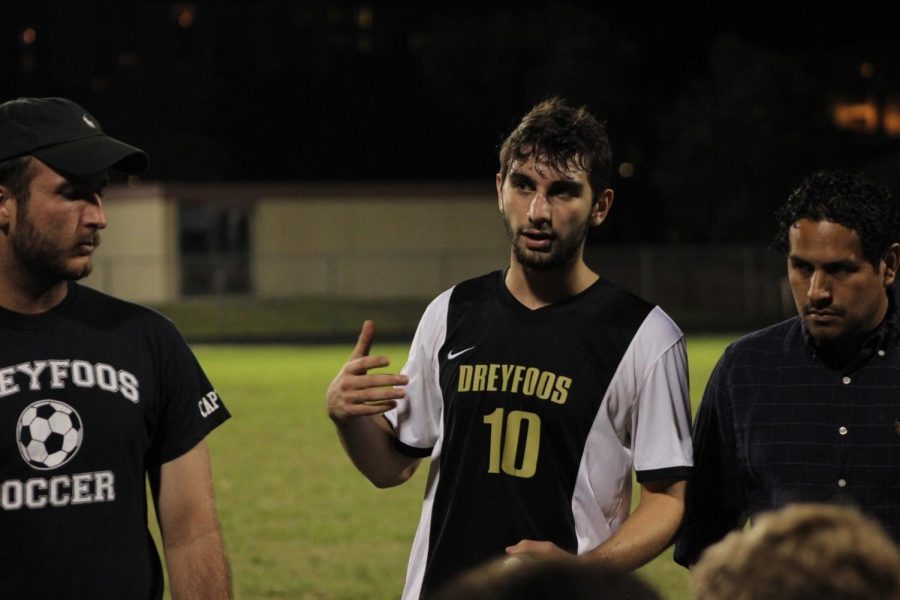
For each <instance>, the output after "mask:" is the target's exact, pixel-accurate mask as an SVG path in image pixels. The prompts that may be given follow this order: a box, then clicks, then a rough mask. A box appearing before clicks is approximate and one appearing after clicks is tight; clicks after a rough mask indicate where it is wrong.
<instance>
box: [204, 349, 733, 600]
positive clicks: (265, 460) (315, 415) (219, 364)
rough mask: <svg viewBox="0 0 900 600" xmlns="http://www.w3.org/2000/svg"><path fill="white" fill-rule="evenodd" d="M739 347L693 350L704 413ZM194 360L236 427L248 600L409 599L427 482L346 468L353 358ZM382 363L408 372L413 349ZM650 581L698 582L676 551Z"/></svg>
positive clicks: (229, 478)
mask: <svg viewBox="0 0 900 600" xmlns="http://www.w3.org/2000/svg"><path fill="white" fill-rule="evenodd" d="M731 339H733V336H732V337H692V338H689V340H688V346H689V347H688V350H689V355H690V365H691V372H690V376H691V384H692V394H691V395H692V399H693V401H694V405H695V406H696V403H697V401H698V400H699V396H700V394H701V393H702V390H703V386H704V385H705V383H706V380H707V378H708V377H709V373H710V370H711V369H712V367H713V365H714V364H715V361H716V360H717V359H718V357H719V355H720V354H721V351H722V349H723V348H724V346H725V344H726V343H727V342H728V341H730V340H731ZM195 350H196V352H197V355H198V357H199V359H200V362H201V363H202V364H203V366H204V368H205V369H206V371H207V373H208V374H209V376H210V378H211V379H212V381H213V382H214V384H215V386H216V388H217V390H218V391H219V394H220V395H221V396H222V398H223V399H224V401H225V403H226V404H227V406H228V408H229V409H230V410H231V413H232V415H233V416H234V418H233V419H232V420H231V421H229V422H227V423H226V424H225V425H223V426H222V427H221V428H220V429H219V430H218V431H216V432H214V434H213V435H211V436H210V448H211V451H212V455H213V467H214V471H215V479H216V493H217V501H218V507H219V514H220V517H221V520H222V527H223V530H224V533H225V538H226V542H227V545H228V551H229V554H230V557H231V564H232V570H233V573H234V581H235V589H236V593H237V597H238V598H241V599H255V598H397V597H399V594H400V591H401V589H402V586H403V577H404V572H405V569H406V560H407V555H408V552H409V548H410V544H411V542H412V537H413V534H414V532H415V527H416V523H417V522H418V517H419V509H420V503H421V499H422V494H423V490H424V485H425V482H424V475H425V471H426V470H425V469H423V468H420V469H419V472H418V473H417V474H416V476H415V478H414V480H413V481H411V482H408V483H407V484H405V485H402V486H400V487H398V488H394V489H390V490H378V489H375V488H374V487H373V486H372V485H370V484H369V483H368V482H367V481H366V480H365V479H364V478H363V477H362V476H361V475H359V474H358V473H357V472H356V471H355V469H354V468H353V466H352V465H351V464H350V461H349V460H348V459H347V458H346V457H345V456H344V453H343V450H342V449H341V447H340V444H339V442H338V441H337V438H336V436H335V435H334V432H333V427H332V425H331V422H330V421H329V420H328V418H327V417H326V415H325V409H324V392H325V389H326V387H327V386H328V383H329V382H330V380H331V378H332V377H333V376H334V373H335V372H336V370H337V369H338V367H339V366H340V365H341V364H342V363H343V362H344V360H345V359H346V357H347V355H348V354H349V351H350V347H349V346H341V347H334V346H328V347H296V346H240V347H239V346H199V347H197V348H195ZM374 352H377V353H380V354H386V355H388V356H390V357H391V358H392V360H393V361H394V366H395V367H397V368H399V367H400V366H401V365H402V363H403V361H404V359H405V356H406V347H405V346H401V345H382V346H379V345H376V347H375V348H374ZM640 574H641V576H643V577H645V578H646V579H648V580H649V581H650V582H651V583H653V584H654V585H655V586H657V588H658V589H659V590H660V591H661V592H662V593H663V594H664V596H665V597H666V598H670V599H673V600H677V599H682V598H688V597H689V594H688V591H687V590H688V582H687V572H686V571H685V570H684V569H682V568H681V567H678V566H677V565H675V564H674V563H673V562H672V561H671V550H670V551H668V552H666V553H665V554H664V555H663V556H661V557H660V558H659V559H657V560H656V561H654V562H653V563H651V564H650V565H648V566H647V567H645V568H643V569H641V571H640Z"/></svg>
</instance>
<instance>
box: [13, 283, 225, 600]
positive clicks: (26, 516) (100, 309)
mask: <svg viewBox="0 0 900 600" xmlns="http://www.w3.org/2000/svg"><path fill="white" fill-rule="evenodd" d="M0 336H2V342H0V531H2V536H3V537H2V544H0V564H2V565H3V569H2V572H0V598H24V597H30V598H135V599H137V598H161V597H162V588H163V582H162V569H161V566H160V561H159V556H158V555H157V552H156V548H155V546H154V544H153V541H152V539H151V537H150V534H149V532H148V530H147V494H146V474H147V473H148V472H154V471H158V469H159V467H160V465H162V464H163V463H166V462H168V461H170V460H173V459H175V458H178V457H179V456H181V455H182V454H184V453H185V452H187V451H188V450H190V449H191V448H193V447H194V446H195V445H196V444H197V443H199V442H200V441H201V440H202V439H203V438H204V437H205V436H206V435H207V434H208V433H209V432H210V431H211V430H212V429H214V428H215V427H217V426H218V425H220V424H221V423H222V422H223V421H225V420H226V419H228V418H229V416H230V415H229V413H228V410H227V409H226V408H225V407H224V406H223V405H222V403H221V401H220V400H219V398H218V395H217V394H216V392H215V391H214V390H213V388H212V385H211V384H210V383H209V380H208V379H207V378H206V375H205V374H204V373H203V370H202V369H201V368H200V365H199V364H198V363H197V360H196V359H195V358H194V355H193V354H192V353H191V351H190V349H189V348H188V346H187V344H186V343H185V341H184V339H183V338H182V337H181V335H180V334H179V333H178V331H177V330H176V329H175V326H174V325H173V324H172V323H171V322H170V321H168V320H167V319H165V318H164V317H162V316H161V315H159V314H157V313H155V312H153V311H152V310H150V309H147V308H144V307H141V306H138V305H135V304H131V303H128V302H124V301H122V300H118V299H115V298H112V297H110V296H107V295H105V294H102V293H100V292H97V291H95V290H92V289H90V288H87V287H83V286H80V285H77V284H75V283H71V284H69V289H68V294H67V296H66V298H65V300H64V301H63V302H62V303H60V304H59V305H58V306H57V307H55V308H53V309H52V310H50V311H48V312H46V313H43V314H40V315H22V314H18V313H13V312H10V311H7V310H3V309H0Z"/></svg>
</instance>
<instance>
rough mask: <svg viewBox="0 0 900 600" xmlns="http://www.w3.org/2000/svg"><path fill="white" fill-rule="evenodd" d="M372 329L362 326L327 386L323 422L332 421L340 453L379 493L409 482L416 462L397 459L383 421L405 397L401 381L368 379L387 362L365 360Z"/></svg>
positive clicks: (394, 376)
mask: <svg viewBox="0 0 900 600" xmlns="http://www.w3.org/2000/svg"><path fill="white" fill-rule="evenodd" d="M374 337H375V324H374V323H373V322H372V321H366V322H365V323H363V326H362V331H361V332H360V334H359V339H358V340H357V342H356V347H355V348H354V349H353V352H352V353H351V354H350V360H349V361H348V362H347V364H345V365H344V366H343V367H342V368H341V370H340V371H339V372H338V374H337V376H336V377H335V378H334V380H333V381H332V382H331V385H330V386H328V394H327V410H328V416H329V417H330V418H331V420H332V421H334V424H335V426H336V428H337V433H338V437H339V438H340V440H341V444H342V445H343V446H344V450H345V451H346V452H347V455H348V456H349V457H350V460H352V461H353V464H354V465H356V468H357V469H359V470H360V472H362V474H363V475H365V476H366V477H367V478H368V479H369V481H371V482H372V483H373V484H375V485H376V486H378V487H391V486H395V485H399V484H401V483H403V482H404V481H406V480H408V479H409V478H410V477H412V474H413V473H414V472H415V470H416V467H417V466H418V464H419V460H420V459H418V458H413V457H409V456H406V455H405V454H402V453H401V452H400V451H398V450H397V448H396V446H395V444H394V432H393V429H392V428H391V425H390V423H388V421H387V419H385V418H384V417H383V416H382V415H383V413H385V412H387V411H389V410H391V409H392V408H394V407H395V406H396V405H397V402H396V401H397V400H398V399H400V398H403V397H404V396H405V392H404V390H403V388H402V387H398V386H403V385H406V384H407V383H408V379H407V377H406V376H405V375H399V374H369V373H368V371H369V370H370V369H377V368H381V367H386V366H388V365H389V364H390V361H389V360H388V359H387V357H384V356H369V350H370V349H371V347H372V340H373V339H374Z"/></svg>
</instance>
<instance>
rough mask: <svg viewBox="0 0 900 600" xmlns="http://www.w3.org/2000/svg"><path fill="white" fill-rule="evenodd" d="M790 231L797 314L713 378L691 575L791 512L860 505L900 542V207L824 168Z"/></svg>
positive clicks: (702, 426)
mask: <svg viewBox="0 0 900 600" xmlns="http://www.w3.org/2000/svg"><path fill="white" fill-rule="evenodd" d="M777 220H778V227H779V229H778V233H777V236H776V240H775V242H776V245H777V246H778V247H779V249H781V250H782V251H784V252H785V253H786V255H787V273H788V279H789V281H790V285H791V290H792V292H793V296H794V303H795V305H796V308H797V313H798V316H796V317H793V318H791V319H788V320H787V321H784V322H782V323H778V324H776V325H772V326H770V327H768V328H766V329H762V330H760V331H757V332H754V333H751V334H750V335H748V336H745V337H743V338H741V339H740V340H738V341H737V342H735V343H734V344H732V345H731V346H729V348H728V349H727V350H726V351H725V354H724V355H723V356H722V358H721V359H720V360H719V363H718V365H717V366H716V368H715V370H714V371H713V374H712V376H711V377H710V380H709V383H708V384H707V386H706V391H705V393H704V396H703V401H702V404H701V406H700V410H699V413H698V416H697V424H696V429H695V432H694V461H695V467H694V475H693V477H692V479H691V483H690V485H689V492H688V503H687V504H688V511H687V515H686V517H685V523H684V528H683V531H682V533H681V535H680V536H679V540H678V543H677V544H676V548H675V560H676V561H678V562H679V563H681V564H683V565H685V566H687V565H690V564H693V563H695V562H696V561H697V559H698V558H699V556H700V553H701V552H702V551H703V549H704V548H706V547H707V546H709V545H710V544H713V543H715V542H716V541H718V540H719V539H721V538H722V537H724V536H725V535H726V534H727V533H728V532H729V531H731V530H733V529H738V528H740V527H742V526H743V525H744V524H745V522H746V521H747V519H748V518H750V519H752V518H753V517H754V515H756V514H757V513H760V512H763V511H766V510H770V509H775V508H779V507H781V506H783V505H785V504H788V503H792V502H826V503H838V504H852V505H856V506H858V507H859V508H860V509H862V510H863V511H864V512H866V513H868V514H869V515H870V516H873V517H875V518H876V519H877V520H879V521H880V522H881V524H882V525H883V526H884V527H885V529H886V530H887V531H888V532H889V533H890V534H891V535H892V536H893V538H894V540H895V541H900V483H898V482H900V321H898V314H897V303H896V300H895V297H894V290H893V286H892V284H893V283H894V278H895V276H896V273H897V268H898V263H900V243H898V236H900V207H898V205H897V202H896V201H895V200H894V199H893V198H892V197H891V195H890V194H889V193H888V191H887V190H886V189H885V188H883V187H881V186H879V185H876V184H874V183H873V182H871V181H869V180H868V179H866V178H865V177H863V176H861V175H857V174H851V173H844V172H829V171H823V172H818V173H815V174H813V175H811V176H810V177H808V178H807V179H805V180H804V181H803V182H802V183H801V184H800V186H799V187H798V188H797V189H796V190H794V192H793V193H792V194H791V196H790V197H789V198H788V200H787V202H786V203H785V205H784V206H783V207H782V208H781V209H780V210H779V212H778V214H777Z"/></svg>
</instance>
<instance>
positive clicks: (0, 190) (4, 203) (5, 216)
mask: <svg viewBox="0 0 900 600" xmlns="http://www.w3.org/2000/svg"><path fill="white" fill-rule="evenodd" d="M12 202H13V197H12V196H11V195H10V193H9V190H8V189H6V186H3V185H0V227H6V226H7V225H9V222H10V219H12V211H13V210H15V209H14V208H13V207H12V206H10V205H11V204H12Z"/></svg>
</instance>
